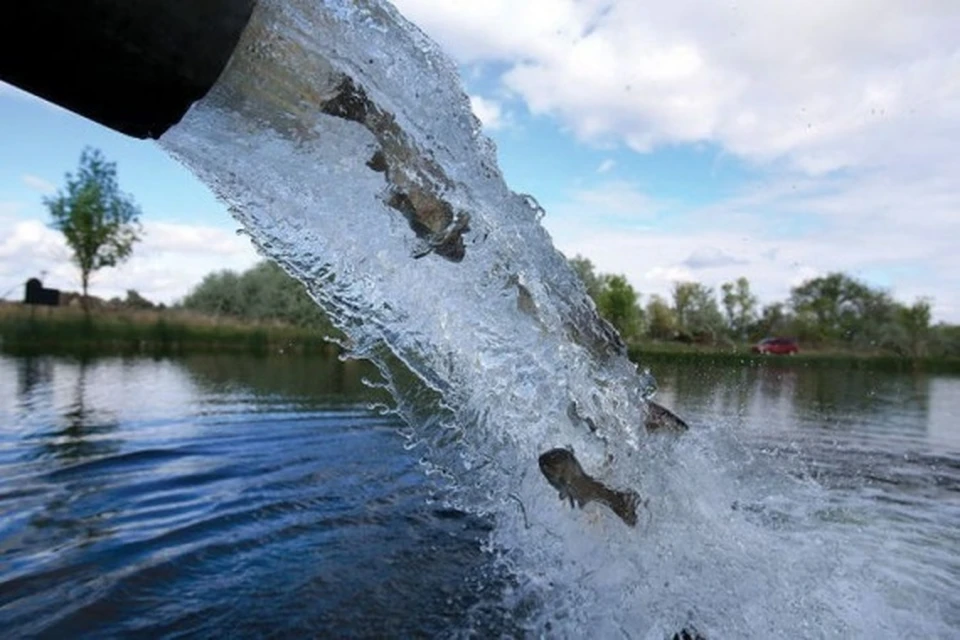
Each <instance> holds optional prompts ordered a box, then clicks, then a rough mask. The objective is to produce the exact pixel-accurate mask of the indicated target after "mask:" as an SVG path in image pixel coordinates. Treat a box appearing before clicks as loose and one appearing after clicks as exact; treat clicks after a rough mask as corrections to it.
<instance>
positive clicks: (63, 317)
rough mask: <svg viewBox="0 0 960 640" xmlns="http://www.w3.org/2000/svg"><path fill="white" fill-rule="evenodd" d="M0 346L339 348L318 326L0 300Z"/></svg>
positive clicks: (100, 350)
mask: <svg viewBox="0 0 960 640" xmlns="http://www.w3.org/2000/svg"><path fill="white" fill-rule="evenodd" d="M0 351H3V352H5V353H9V354H14V355H20V354H31V353H73V354H130V353H143V354H154V355H167V354H182V353H198V352H199V353H204V352H211V353H213V352H236V353H257V354H266V353H287V352H290V353H301V354H315V353H330V352H336V351H337V347H336V346H335V345H332V344H330V343H329V342H327V341H326V340H325V339H324V334H323V333H321V331H320V330H316V329H310V328H304V327H296V326H291V325H287V324H281V323H252V322H244V321H242V320H238V319H234V318H227V317H212V316H206V315H203V314H198V313H194V312H189V311H183V310H175V309H164V310H129V309H116V310H114V309H97V310H93V311H91V313H90V316H89V317H87V316H86V315H85V314H84V313H83V311H82V310H81V309H78V308H75V307H35V306H28V305H22V304H19V303H2V304H0Z"/></svg>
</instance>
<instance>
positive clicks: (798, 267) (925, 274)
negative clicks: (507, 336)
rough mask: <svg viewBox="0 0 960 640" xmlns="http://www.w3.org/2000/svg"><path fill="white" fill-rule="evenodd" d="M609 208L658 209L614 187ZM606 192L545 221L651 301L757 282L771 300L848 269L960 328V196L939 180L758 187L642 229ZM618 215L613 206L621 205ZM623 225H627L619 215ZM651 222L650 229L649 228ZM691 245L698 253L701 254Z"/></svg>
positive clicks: (577, 200) (559, 239) (576, 198)
mask: <svg viewBox="0 0 960 640" xmlns="http://www.w3.org/2000/svg"><path fill="white" fill-rule="evenodd" d="M607 199H608V200H609V201H611V202H615V203H619V204H617V205H616V206H622V203H624V202H630V201H631V200H632V201H637V202H644V201H645V202H648V203H649V206H651V207H652V208H653V209H654V210H657V209H658V203H656V202H654V201H652V200H651V199H650V198H647V197H646V196H644V195H643V194H642V193H641V192H640V191H639V190H637V189H633V194H632V195H630V194H629V187H628V186H627V185H625V184H623V183H618V184H615V185H613V186H612V187H611V190H610V191H609V192H608V194H607ZM590 201H592V202H593V203H598V202H603V201H604V198H603V197H602V195H601V194H599V193H596V192H592V195H591V198H588V199H584V198H583V197H582V194H573V195H572V196H571V197H570V199H569V201H567V202H565V203H562V204H560V205H557V206H555V207H554V208H553V209H552V210H549V209H548V211H547V216H546V217H545V218H544V224H545V225H546V227H547V229H548V230H549V232H550V234H551V236H552V238H553V239H554V241H555V243H556V245H557V247H558V248H559V249H560V250H561V251H563V252H564V254H565V255H567V256H573V255H575V254H577V253H579V254H581V255H584V256H586V257H588V258H590V259H591V260H592V261H593V262H594V264H595V265H596V266H597V269H598V270H599V271H602V272H605V273H623V274H625V275H627V277H628V278H629V279H630V281H631V282H632V283H633V284H634V286H635V287H636V288H637V290H638V291H640V292H641V293H644V294H651V293H658V294H661V295H669V292H670V289H671V287H672V284H673V282H674V281H677V280H696V281H699V282H703V283H704V284H706V285H708V286H711V287H714V288H717V289H719V286H720V284H722V283H723V282H728V281H731V280H734V279H736V278H738V277H740V276H746V277H747V278H749V280H750V282H751V285H752V287H753V288H754V290H755V291H756V292H757V293H758V294H759V296H760V297H761V299H762V300H763V301H764V302H773V301H777V300H784V299H786V298H787V296H788V295H789V291H790V288H791V287H793V286H796V285H797V284H799V283H801V282H802V281H804V280H807V279H809V278H812V277H815V276H818V275H823V274H826V273H828V272H830V271H844V272H846V273H849V274H851V275H853V276H855V277H858V278H861V279H863V280H865V281H867V282H868V283H870V284H871V285H873V286H879V287H884V288H888V289H889V290H890V291H891V293H892V294H893V295H894V297H895V298H896V299H898V300H900V301H902V302H912V301H913V300H914V299H915V298H916V297H918V296H931V297H932V298H933V299H934V316H935V318H937V319H939V320H946V321H950V322H960V252H957V251H956V242H955V240H954V239H955V238H960V216H957V215H955V213H954V212H956V211H958V210H960V196H958V194H957V193H955V192H954V191H952V189H951V187H950V185H947V184H937V181H935V180H931V181H929V182H927V183H918V184H914V185H911V186H909V187H908V188H904V186H903V185H895V184H889V183H886V184H885V183H884V181H883V180H882V178H880V177H877V178H871V179H861V180H846V179H834V180H832V181H828V182H826V184H824V182H823V181H812V182H808V183H800V184H799V185H798V188H797V189H792V188H789V187H788V186H786V185H780V184H769V185H767V184H765V185H757V186H753V187H750V188H748V189H747V190H745V192H744V193H742V194H741V195H739V196H737V197H733V198H730V199H728V200H726V201H723V202H718V203H715V204H711V205H710V206H706V207H701V208H688V209H685V210H681V211H676V210H672V211H671V213H670V217H669V223H670V226H669V227H665V226H664V225H663V223H662V221H661V222H660V223H658V224H656V225H652V224H650V222H649V220H646V219H645V218H644V216H642V215H641V216H633V217H632V218H630V220H632V223H633V225H634V227H632V230H633V232H624V230H623V228H622V227H623V225H625V224H626V223H627V218H626V217H622V216H619V219H620V221H621V225H620V226H621V228H617V227H616V226H615V225H613V224H598V222H597V221H598V220H602V221H607V219H608V217H609V214H608V210H607V209H605V208H604V207H599V208H598V207H597V206H590V205H588V204H587V202H590ZM614 210H615V208H614ZM613 218H618V216H617V215H616V214H614V215H613ZM640 224H643V225H645V227H644V228H643V229H641V228H640V227H639V226H637V225H640ZM692 249H693V251H692V253H691V250H692Z"/></svg>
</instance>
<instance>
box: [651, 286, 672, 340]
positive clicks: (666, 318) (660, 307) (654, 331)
mask: <svg viewBox="0 0 960 640" xmlns="http://www.w3.org/2000/svg"><path fill="white" fill-rule="evenodd" d="M676 331H677V318H676V316H675V315H674V313H673V309H671V308H670V305H669V304H668V303H667V301H666V300H664V299H663V298H662V297H661V296H658V295H656V294H654V295H653V296H651V297H650V302H648V303H647V333H648V334H649V335H650V337H651V338H653V339H654V340H669V339H670V338H672V337H673V335H674V333H676Z"/></svg>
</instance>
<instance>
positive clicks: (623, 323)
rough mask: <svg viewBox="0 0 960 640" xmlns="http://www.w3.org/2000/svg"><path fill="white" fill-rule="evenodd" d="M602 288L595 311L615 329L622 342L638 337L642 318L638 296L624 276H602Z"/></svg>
mask: <svg viewBox="0 0 960 640" xmlns="http://www.w3.org/2000/svg"><path fill="white" fill-rule="evenodd" d="M602 283H603V288H602V289H601V291H600V294H599V296H598V297H597V301H596V302H597V310H598V311H599V312H600V315H601V316H603V317H604V318H606V319H607V320H608V321H609V322H610V324H612V325H613V326H615V327H616V328H617V331H619V332H620V335H621V336H622V337H623V339H624V340H632V339H635V338H637V337H638V336H639V335H640V331H641V329H642V324H643V318H642V314H641V311H640V307H639V306H638V304H637V303H638V301H639V296H638V295H637V292H636V291H634V289H633V287H632V286H631V285H630V283H629V282H627V279H626V278H625V277H624V276H620V275H617V276H612V275H604V276H603V277H602Z"/></svg>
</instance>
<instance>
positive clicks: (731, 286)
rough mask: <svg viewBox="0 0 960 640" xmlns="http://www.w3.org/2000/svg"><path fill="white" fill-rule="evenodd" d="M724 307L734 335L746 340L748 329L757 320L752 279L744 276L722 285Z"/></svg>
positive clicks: (756, 301) (755, 298)
mask: <svg viewBox="0 0 960 640" xmlns="http://www.w3.org/2000/svg"><path fill="white" fill-rule="evenodd" d="M720 290H721V291H722V292H723V298H722V300H723V309H724V311H725V312H726V314H727V324H728V325H729V327H730V332H731V333H732V334H733V336H734V337H736V338H738V339H740V340H744V339H746V337H747V330H748V329H749V327H750V326H751V325H752V324H753V323H754V322H756V320H757V303H758V300H757V297H756V296H755V295H753V294H752V293H751V292H750V281H749V280H747V279H746V278H744V277H740V278H737V281H736V282H725V283H723V285H721V287H720Z"/></svg>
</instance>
